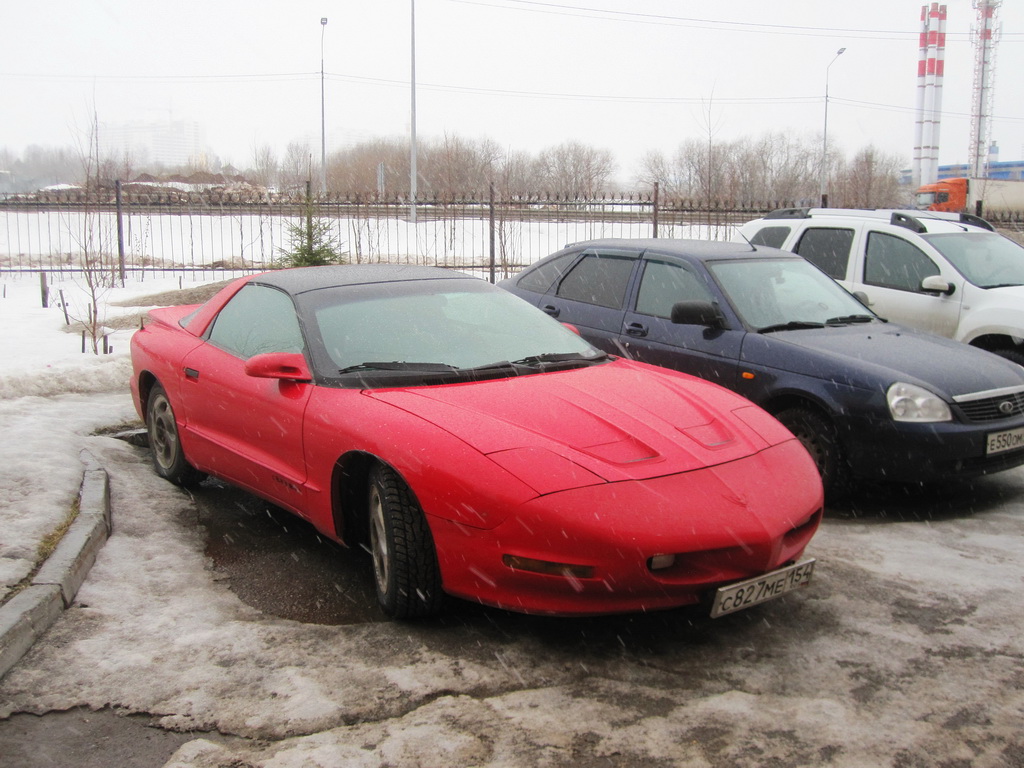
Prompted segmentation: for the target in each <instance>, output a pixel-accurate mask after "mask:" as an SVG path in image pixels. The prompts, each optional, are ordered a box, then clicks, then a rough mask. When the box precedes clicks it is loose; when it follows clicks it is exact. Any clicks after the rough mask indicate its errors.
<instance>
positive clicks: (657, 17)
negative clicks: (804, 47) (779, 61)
mask: <svg viewBox="0 0 1024 768" xmlns="http://www.w3.org/2000/svg"><path fill="white" fill-rule="evenodd" d="M451 2H454V3H459V4H462V5H477V6H482V7H485V8H503V9H506V10H518V11H524V12H528V13H544V14H550V15H556V16H574V17H584V18H593V19H605V20H615V21H623V22H627V23H633V24H657V25H661V26H664V25H665V24H668V25H671V26H687V27H694V28H697V29H713V30H725V29H727V30H730V31H734V32H748V33H759V34H770V35H800V36H810V37H845V38H856V39H868V40H904V39H906V40H910V39H914V38H916V37H917V36H918V34H919V31H918V30H916V29H905V30H887V29H851V28H848V27H805V26H799V25H795V24H764V23H752V22H746V21H723V20H718V19H706V18H697V17H688V16H674V15H667V14H654V13H638V12H636V11H619V10H606V9H603V8H591V7H586V6H576V5H564V4H560V3H547V2H539V0H498V1H497V2H496V1H495V0H490V1H489V0H451ZM499 2H505V3H509V4H511V5H501V4H499ZM1011 34H1014V33H1011ZM1014 36H1015V37H1017V38H1019V40H1018V41H1024V35H1022V34H1020V33H1017V34H1014ZM946 37H947V39H948V40H950V41H954V40H956V41H959V40H960V38H962V39H963V41H964V42H966V41H968V40H969V37H970V36H969V34H968V33H949V34H947V36H946ZM1005 37H1006V35H1004V41H1005Z"/></svg>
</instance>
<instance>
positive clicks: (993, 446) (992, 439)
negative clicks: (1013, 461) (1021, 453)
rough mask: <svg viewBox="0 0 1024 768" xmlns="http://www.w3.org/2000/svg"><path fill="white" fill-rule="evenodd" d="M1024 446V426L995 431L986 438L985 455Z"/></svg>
mask: <svg viewBox="0 0 1024 768" xmlns="http://www.w3.org/2000/svg"><path fill="white" fill-rule="evenodd" d="M1018 448H1024V427H1018V428H1017V429H1008V430H1006V431H1005V432H993V433H992V434H990V435H989V436H988V437H987V438H986V440H985V455H986V456H991V455H992V454H993V453H1003V452H1004V451H1014V450H1016V449H1018Z"/></svg>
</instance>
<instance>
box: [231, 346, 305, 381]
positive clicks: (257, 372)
mask: <svg viewBox="0 0 1024 768" xmlns="http://www.w3.org/2000/svg"><path fill="white" fill-rule="evenodd" d="M245 375H246V376H253V377H254V378H257V379H280V380H282V381H312V380H313V376H312V375H311V374H310V372H309V366H308V365H306V358H305V357H303V356H302V355H300V354H298V353H297V352H266V353H264V354H262V355H253V356H252V357H250V358H249V359H248V360H246V361H245Z"/></svg>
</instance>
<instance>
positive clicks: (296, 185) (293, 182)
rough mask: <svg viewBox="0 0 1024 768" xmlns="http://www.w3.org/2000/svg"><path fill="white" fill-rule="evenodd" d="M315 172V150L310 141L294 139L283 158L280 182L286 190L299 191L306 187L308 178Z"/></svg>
mask: <svg viewBox="0 0 1024 768" xmlns="http://www.w3.org/2000/svg"><path fill="white" fill-rule="evenodd" d="M312 174H313V150H312V149H310V146H309V142H298V141H293V142H291V143H289V144H288V146H287V147H286V148H285V151H284V157H283V158H282V159H281V172H280V184H281V188H282V189H284V190H291V191H298V190H302V189H304V188H305V184H306V180H307V179H310V178H312Z"/></svg>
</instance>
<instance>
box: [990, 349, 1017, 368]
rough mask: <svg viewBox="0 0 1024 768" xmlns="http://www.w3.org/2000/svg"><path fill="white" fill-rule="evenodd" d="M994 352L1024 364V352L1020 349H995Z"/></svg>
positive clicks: (1011, 360)
mask: <svg viewBox="0 0 1024 768" xmlns="http://www.w3.org/2000/svg"><path fill="white" fill-rule="evenodd" d="M992 352H993V353H994V354H997V355H999V356H1000V357H1003V358H1005V359H1007V360H1009V361H1010V362H1011V363H1016V364H1017V365H1024V352H1021V351H1020V350H1018V349H993V350H992Z"/></svg>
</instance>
